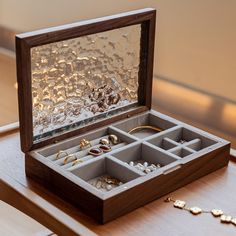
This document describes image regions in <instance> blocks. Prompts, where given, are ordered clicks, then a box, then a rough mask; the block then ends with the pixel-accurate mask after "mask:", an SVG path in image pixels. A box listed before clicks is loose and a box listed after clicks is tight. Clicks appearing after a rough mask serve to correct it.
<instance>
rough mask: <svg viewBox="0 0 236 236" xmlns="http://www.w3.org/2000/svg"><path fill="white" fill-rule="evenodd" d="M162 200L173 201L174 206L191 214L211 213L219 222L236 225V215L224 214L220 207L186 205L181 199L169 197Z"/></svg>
mask: <svg viewBox="0 0 236 236" xmlns="http://www.w3.org/2000/svg"><path fill="white" fill-rule="evenodd" d="M164 202H173V206H174V207H175V208H178V209H181V210H185V211H189V212H190V213H192V214H193V215H199V214H201V213H205V214H211V215H213V216H214V217H215V218H220V222H221V223H225V224H233V225H234V226H236V217H232V216H230V215H227V214H225V213H224V212H223V211H222V210H220V209H212V210H203V209H201V208H200V207H198V206H193V207H187V206H186V202H185V201H182V200H174V199H173V198H171V197H167V198H166V199H165V200H164Z"/></svg>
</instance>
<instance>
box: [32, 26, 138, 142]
mask: <svg viewBox="0 0 236 236" xmlns="http://www.w3.org/2000/svg"><path fill="white" fill-rule="evenodd" d="M140 38H141V25H140V24H139V25H133V26H128V27H124V28H119V29H115V30H110V31H105V32H101V33H96V34H91V35H87V36H82V37H78V38H73V39H69V40H65V41H60V42H55V43H51V44H46V45H42V46H37V47H33V48H32V49H31V73H32V101H33V102H32V106H33V109H32V110H33V136H34V140H38V139H41V138H44V137H47V136H52V135H54V134H55V133H59V132H65V131H68V130H70V129H74V128H76V127H79V126H83V125H85V124H88V123H92V122H94V121H96V120H98V119H103V118H105V117H107V116H110V115H113V114H117V113H119V112H121V111H124V110H127V109H129V108H130V107H132V106H135V105H137V102H138V73H139V62H140Z"/></svg>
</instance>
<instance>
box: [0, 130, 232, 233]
mask: <svg viewBox="0 0 236 236" xmlns="http://www.w3.org/2000/svg"><path fill="white" fill-rule="evenodd" d="M0 163H1V164H0V188H1V191H0V199H3V200H4V201H6V202H8V203H10V204H11V205H13V206H15V207H16V208H18V209H19V210H21V211H23V212H25V213H26V214H28V215H29V216H31V217H32V218H34V219H36V220H37V221H38V222H40V223H41V224H43V225H45V226H46V227H48V228H49V229H51V230H52V231H53V232H55V233H57V234H59V235H66V236H70V235H94V233H95V234H99V235H145V236H148V235H165V236H173V235H175V236H178V235H181V236H183V235H201V236H202V235H213V234H214V235H215V236H216V235H221V236H222V235H236V226H233V225H225V224H222V223H220V220H219V219H215V218H214V217H213V216H211V215H209V214H201V215H198V216H193V215H191V214H190V213H189V212H187V211H183V210H179V209H176V208H174V207H172V205H171V204H170V203H169V204H168V203H164V202H163V200H164V198H165V197H163V198H161V199H159V200H156V201H154V202H151V203H150V204H148V205H145V206H144V207H141V208H139V209H137V210H135V211H133V212H131V213H129V214H127V215H125V216H123V217H120V218H118V219H117V220H115V221H112V222H110V223H107V224H105V225H99V224H97V223H96V222H95V221H93V220H92V219H90V218H89V217H87V216H85V215H84V214H83V213H81V212H80V211H79V210H78V209H76V208H75V207H73V206H72V205H70V204H68V203H67V202H65V201H63V200H62V199H60V198H59V197H57V196H56V195H54V194H53V193H51V192H49V191H48V190H46V189H45V188H43V187H41V186H40V185H38V184H37V183H35V182H33V181H32V180H29V179H27V178H26V177H25V173H24V156H23V153H22V152H21V151H20V146H19V134H18V132H16V131H15V132H13V133H9V134H7V135H3V136H2V137H1V138H0ZM170 195H171V196H172V197H174V198H178V199H183V200H186V201H187V202H188V203H189V204H190V205H197V206H199V207H202V208H209V209H211V208H220V209H223V210H224V211H225V212H227V213H228V214H231V215H232V216H235V217H236V204H235V203H236V164H235V163H234V162H230V164H229V166H228V167H227V168H223V169H220V170H218V171H216V172H214V173H212V174H210V175H208V176H206V177H203V178H201V179H199V180H198V181H195V182H193V183H191V184H189V185H187V186H185V187H184V188H181V189H179V190H177V191H175V192H173V193H172V194H170ZM117 207H119V206H117ZM93 232H94V233H93Z"/></svg>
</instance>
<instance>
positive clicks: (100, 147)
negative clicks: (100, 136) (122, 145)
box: [99, 144, 111, 152]
mask: <svg viewBox="0 0 236 236" xmlns="http://www.w3.org/2000/svg"><path fill="white" fill-rule="evenodd" d="M99 149H101V150H102V151H103V152H110V151H111V147H110V146H109V145H104V144H103V145H100V146H99Z"/></svg>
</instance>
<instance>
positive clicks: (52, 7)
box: [0, 0, 236, 101]
mask: <svg viewBox="0 0 236 236" xmlns="http://www.w3.org/2000/svg"><path fill="white" fill-rule="evenodd" d="M141 7H155V8H157V9H158V20H157V35H156V36H157V37H156V38H157V40H156V49H155V69H154V70H155V74H156V75H159V76H162V77H166V78H169V79H172V80H176V81H178V82H183V83H185V84H188V85H191V86H194V87H196V88H199V89H203V90H206V91H208V92H211V93H214V94H218V95H220V96H223V97H227V98H229V99H232V100H234V101H236V92H235V90H236V27H235V23H236V1H235V0H227V1H223V0H195V1H194V0H179V1H177V0H146V1H144V0H136V1H131V0H130V1H128V0H119V1H114V0H97V1H96V0H93V1H92V0H40V1H36V0H34V1H32V0H21V1H17V0H15V1H14V0H0V24H2V25H4V26H8V27H10V28H13V29H17V30H20V31H28V30H33V29H38V28H42V27H48V26H54V25H58V24H64V23H70V22H74V21H77V20H81V19H88V18H91V17H99V16H104V15H109V14H112V13H117V12H122V11H127V10H133V9H137V8H141Z"/></svg>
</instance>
